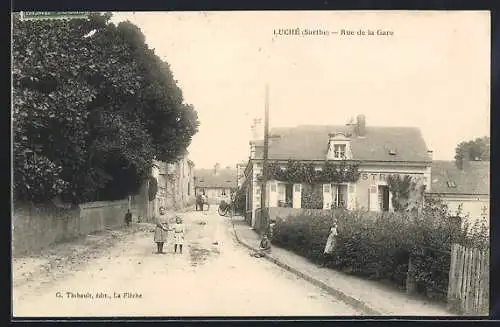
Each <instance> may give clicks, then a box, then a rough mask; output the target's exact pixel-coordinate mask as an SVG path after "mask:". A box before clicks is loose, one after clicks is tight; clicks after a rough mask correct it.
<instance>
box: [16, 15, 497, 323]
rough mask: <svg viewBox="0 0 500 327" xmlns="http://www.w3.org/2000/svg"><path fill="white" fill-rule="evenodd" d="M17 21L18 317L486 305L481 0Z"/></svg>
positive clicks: (328, 313)
mask: <svg viewBox="0 0 500 327" xmlns="http://www.w3.org/2000/svg"><path fill="white" fill-rule="evenodd" d="M12 17H13V19H12V33H13V39H12V81H13V84H12V85H13V89H12V92H13V103H12V131H13V158H14V159H13V167H14V170H13V189H12V197H13V203H14V205H13V212H12V272H13V274H12V275H13V279H12V290H13V293H12V294H13V298H12V309H13V316H14V317H15V318H22V317H111V316H113V317H131V316H141V317H180V316H183V317H200V316H202V317H223V316H233V317H240V316H255V317H262V316H265V317H292V316H316V317H318V316H324V317H339V316H343V317H345V316H456V317H459V316H463V315H478V316H480V315H484V316H485V315H488V313H489V279H490V276H489V247H490V244H489V228H490V227H489V215H490V211H489V210H490V205H489V204H490V195H489V185H490V175H489V171H490V131H489V126H490V13H489V12H488V11H449V12H448V11H289V12H287V11H283V12H278V11H246V12H238V11H232V12H229V11H228V12H215V11H214V12H108V13H104V12H101V13H97V12H21V13H19V12H18V13H13V14H12Z"/></svg>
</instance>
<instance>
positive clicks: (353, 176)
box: [259, 160, 360, 185]
mask: <svg viewBox="0 0 500 327" xmlns="http://www.w3.org/2000/svg"><path fill="white" fill-rule="evenodd" d="M358 168H359V164H357V163H347V162H346V161H341V162H338V163H333V162H325V163H323V164H322V165H320V166H318V165H317V164H314V163H304V162H300V161H296V160H289V161H288V162H287V163H286V164H285V165H283V164H282V163H279V162H277V161H275V162H270V163H269V164H268V166H267V174H268V180H277V181H281V182H289V183H300V184H311V185H312V184H323V183H346V182H347V183H353V182H356V181H357V180H358V179H359V176H360V173H359V170H358ZM259 181H262V177H259Z"/></svg>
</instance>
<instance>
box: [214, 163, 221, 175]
mask: <svg viewBox="0 0 500 327" xmlns="http://www.w3.org/2000/svg"><path fill="white" fill-rule="evenodd" d="M219 171H220V164H219V163H216V164H215V166H214V175H218V174H219Z"/></svg>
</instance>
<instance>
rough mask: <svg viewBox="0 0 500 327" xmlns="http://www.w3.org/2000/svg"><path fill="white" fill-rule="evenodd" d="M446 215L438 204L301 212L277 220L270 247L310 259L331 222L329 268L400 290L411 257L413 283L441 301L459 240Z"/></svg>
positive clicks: (317, 251) (320, 248)
mask: <svg viewBox="0 0 500 327" xmlns="http://www.w3.org/2000/svg"><path fill="white" fill-rule="evenodd" d="M446 217H447V216H446V211H444V210H443V208H442V206H439V205H436V206H430V205H429V206H426V207H425V208H424V209H422V211H421V212H417V211H412V212H390V213H389V212H386V213H373V212H363V211H347V210H343V209H337V210H333V211H331V212H330V213H324V212H323V213H321V211H314V210H306V211H304V213H303V214H302V215H299V216H290V217H287V218H286V219H277V221H276V226H275V233H274V238H273V243H275V244H276V245H278V246H281V247H283V248H286V249H289V250H291V251H293V252H295V253H297V254H299V255H302V256H304V257H307V258H309V259H311V260H312V261H316V260H317V259H318V258H319V257H320V256H321V255H322V252H323V250H324V246H325V243H326V240H327V238H328V232H329V230H330V226H331V224H332V222H333V221H334V220H336V221H337V224H338V233H339V235H338V236H337V243H336V247H335V250H334V255H333V256H332V260H331V262H329V263H328V265H329V266H330V267H334V268H336V269H341V270H345V271H349V272H351V273H353V274H356V275H359V276H363V277H367V278H375V279H386V280H390V281H392V282H393V283H394V284H397V285H399V286H404V285H405V281H406V279H407V271H408V261H409V258H410V257H411V258H412V263H413V267H414V269H415V271H414V277H415V280H416V282H417V284H418V285H420V286H421V288H422V289H424V290H431V291H432V293H437V294H438V295H439V296H440V297H441V298H444V296H445V295H446V292H447V285H448V272H449V266H450V249H451V244H452V243H453V242H456V241H459V240H460V239H459V238H460V237H459V233H457V230H456V228H454V227H453V224H450V222H449V220H448V219H445V218H446ZM462 238H463V239H465V237H462ZM468 239H469V240H470V239H471V237H469V238H468Z"/></svg>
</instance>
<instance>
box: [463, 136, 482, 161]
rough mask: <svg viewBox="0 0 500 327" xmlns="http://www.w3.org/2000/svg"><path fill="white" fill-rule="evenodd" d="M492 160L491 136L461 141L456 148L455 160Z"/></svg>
mask: <svg viewBox="0 0 500 327" xmlns="http://www.w3.org/2000/svg"><path fill="white" fill-rule="evenodd" d="M464 159H465V160H476V159H478V160H485V161H489V160H490V138H489V137H488V136H484V137H478V138H476V139H474V140H470V141H464V142H460V143H459V144H458V145H457V147H456V149H455V160H457V162H458V163H460V162H461V161H462V160H464Z"/></svg>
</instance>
